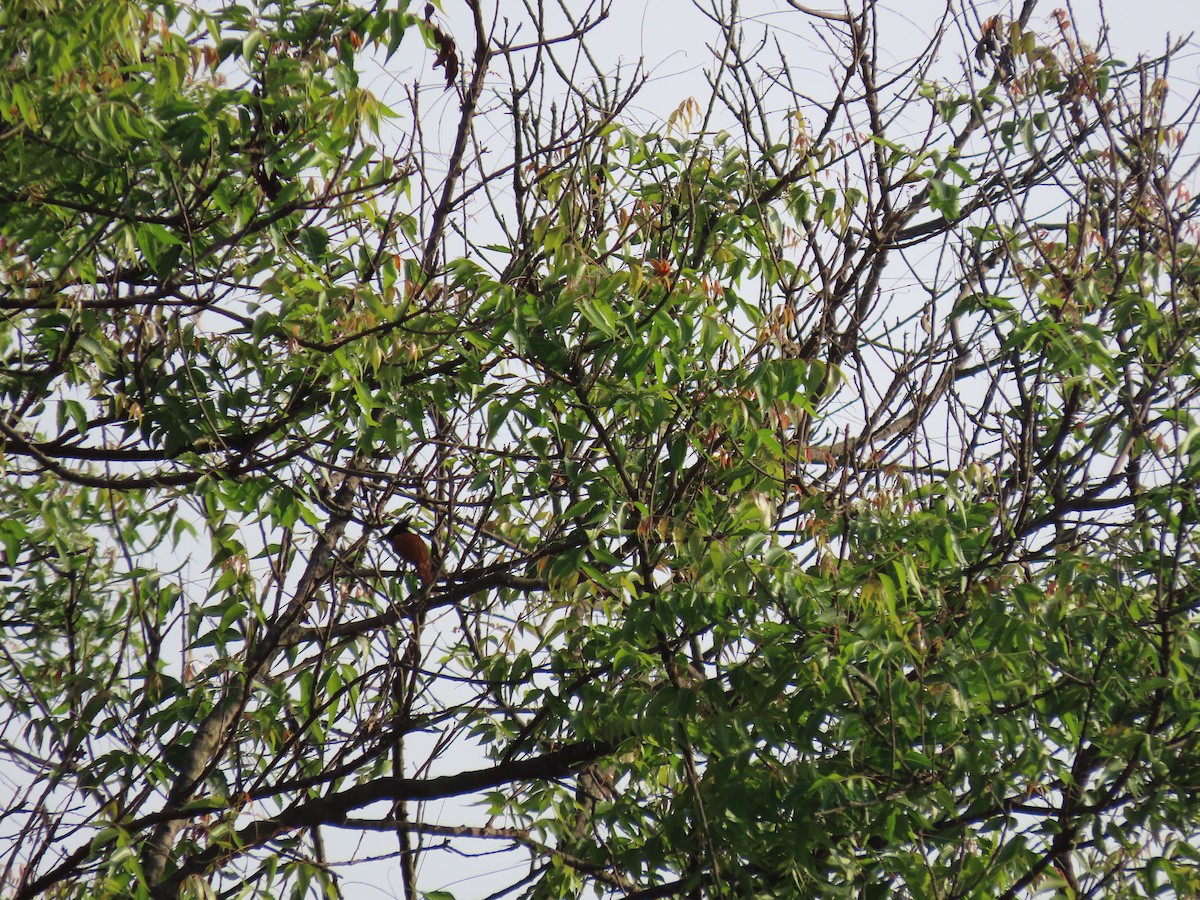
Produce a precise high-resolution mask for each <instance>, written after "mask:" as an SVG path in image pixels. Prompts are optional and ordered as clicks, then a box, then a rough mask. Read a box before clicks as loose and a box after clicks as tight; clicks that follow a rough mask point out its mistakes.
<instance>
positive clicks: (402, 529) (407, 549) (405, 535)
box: [387, 518, 434, 587]
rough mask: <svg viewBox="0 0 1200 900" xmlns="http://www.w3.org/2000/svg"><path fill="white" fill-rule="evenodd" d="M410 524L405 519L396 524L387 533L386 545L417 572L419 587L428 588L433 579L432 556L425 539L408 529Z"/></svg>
mask: <svg viewBox="0 0 1200 900" xmlns="http://www.w3.org/2000/svg"><path fill="white" fill-rule="evenodd" d="M411 524H412V520H411V519H407V518H405V519H401V520H400V521H399V522H397V523H396V524H395V526H393V528H392V530H391V531H389V532H388V533H387V539H388V543H389V544H391V545H392V549H393V550H395V551H396V555H397V556H399V557H400V558H401V559H402V560H404V561H405V562H406V563H408V564H409V565H411V566H412V567H413V568H414V569H416V570H417V577H418V578H420V579H421V586H422V587H429V586H430V585H431V584H433V578H434V564H433V554H432V553H431V552H430V548H429V545H428V544H427V543H426V542H425V539H424V538H423V537H421V536H420V535H419V534H417V533H416V532H415V531H413V530H412V528H410V527H409V526H410V525H411Z"/></svg>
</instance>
